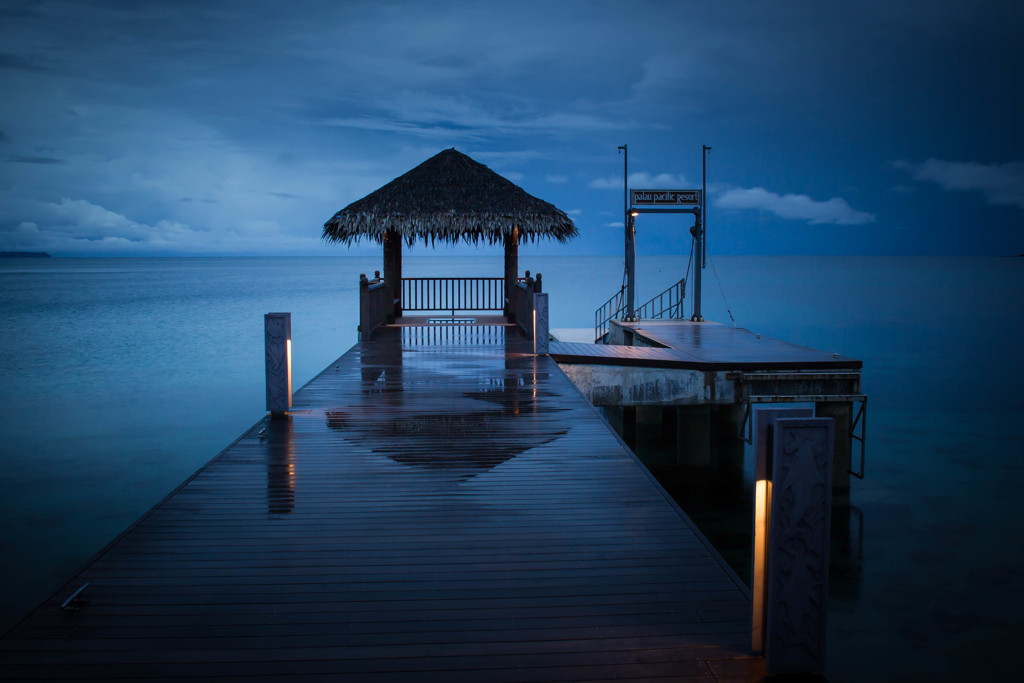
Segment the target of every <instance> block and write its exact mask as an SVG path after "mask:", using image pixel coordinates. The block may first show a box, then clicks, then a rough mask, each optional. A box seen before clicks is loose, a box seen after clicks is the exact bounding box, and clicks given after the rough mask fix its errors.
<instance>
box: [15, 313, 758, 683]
mask: <svg viewBox="0 0 1024 683" xmlns="http://www.w3.org/2000/svg"><path fill="white" fill-rule="evenodd" d="M397 322H398V323H401V322H402V320H399V321H397ZM415 322H416V323H417V324H409V323H408V321H406V324H405V325H401V324H398V325H386V326H384V327H382V328H379V329H377V331H376V333H375V334H374V335H373V336H372V338H371V339H367V340H364V341H361V342H359V343H358V344H357V345H356V346H354V347H353V348H352V349H351V350H349V351H348V352H347V353H345V354H344V355H343V356H342V357H341V358H340V359H338V361H336V362H334V363H332V364H331V365H330V366H329V367H327V368H326V369H325V370H324V371H323V372H322V373H321V374H320V375H319V376H317V377H316V378H315V379H314V380H313V381H311V382H310V383H309V384H308V385H306V386H305V387H303V388H302V389H301V390H300V391H298V392H297V393H296V394H295V397H294V404H293V409H292V411H291V413H290V419H285V420H269V419H267V420H264V421H262V422H260V423H259V424H257V425H256V426H255V427H254V428H253V429H252V430H250V431H249V432H248V433H246V434H245V435H243V436H242V437H241V438H240V439H239V440H238V441H237V442H235V443H234V444H232V445H231V446H230V447H229V448H227V449H226V450H225V451H224V452H222V453H221V454H220V455H219V456H217V457H216V458H215V459H214V460H213V461H211V462H210V463H209V464H208V465H207V466H206V467H204V468H203V469H202V470H200V471H199V472H198V473H197V474H196V475H195V476H194V477H192V478H191V479H190V480H189V481H187V482H186V483H184V484H183V485H182V486H181V487H179V488H178V489H177V490H176V491H175V492H173V493H172V494H171V495H170V496H168V497H167V498H166V499H165V500H164V501H163V502H161V503H160V504H159V505H157V506H156V507H155V508H154V509H153V510H152V511H151V512H150V513H148V514H147V515H146V516H145V517H143V518H142V519H141V520H140V521H139V522H137V523H136V524H135V525H134V526H133V527H132V528H130V529H129V530H127V531H126V532H125V533H124V534H122V535H121V536H120V537H119V538H118V539H116V540H115V541H114V542H113V543H112V544H111V545H110V546H109V547H107V548H106V549H105V550H104V551H103V552H101V553H100V554H99V555H98V556H97V557H96V558H94V559H93V560H92V562H91V563H90V564H89V565H88V566H87V567H86V568H85V569H84V570H83V571H82V572H81V573H80V574H79V575H78V576H76V577H74V578H73V579H72V580H71V581H69V582H68V583H67V584H66V586H65V587H64V588H62V589H61V590H60V591H59V592H57V593H56V594H55V595H54V596H53V597H52V598H50V599H49V600H47V601H46V602H45V603H44V604H42V605H41V606H40V607H38V608H37V609H36V610H35V611H34V612H32V613H31V614H30V615H29V616H28V617H26V618H25V619H24V620H23V621H22V622H21V623H20V624H18V625H17V626H16V627H15V628H14V629H12V630H11V631H10V632H9V633H8V634H7V635H6V636H5V637H4V638H3V639H2V641H0V653H2V654H0V661H2V666H0V677H2V678H5V679H23V680H24V679H87V678H91V679H102V680H117V679H148V678H162V679H186V678H187V679H189V680H207V679H209V680H213V679H228V678H230V679H239V678H243V677H244V678H247V679H258V678H263V679H277V678H284V677H295V678H297V679H302V680H319V679H324V680H326V679H330V680H372V681H392V680H394V681H407V680H438V681H558V680H573V681H581V680H612V679H614V680H623V679H625V680H653V679H665V680H667V679H672V680H676V679H685V680H709V681H710V680H717V681H750V680H760V679H761V677H762V673H763V660H762V659H760V658H758V657H755V656H753V655H752V654H751V653H750V650H749V647H750V639H751V622H750V615H751V603H750V599H749V594H748V592H747V590H746V588H745V587H744V586H743V585H742V584H741V583H740V582H739V580H738V579H737V578H736V577H735V575H734V574H733V573H732V572H731V571H730V570H729V569H728V568H727V566H726V565H725V563H724V562H723V561H722V559H721V558H720V557H719V556H718V554H717V553H716V552H715V551H714V549H713V548H712V547H711V546H710V545H709V544H708V543H707V541H706V540H705V539H704V538H703V537H702V536H701V534H700V533H699V532H698V531H697V530H696V529H695V527H694V526H693V525H692V523H691V522H690V521H689V520H688V518H687V517H686V515H685V514H683V513H682V511H681V510H680V509H679V508H678V507H677V506H676V505H675V503H674V502H673V501H672V500H671V499H670V498H669V497H668V495H667V494H666V493H665V492H664V490H662V489H661V487H660V486H659V485H658V484H657V483H656V482H655V481H654V479H653V478H652V477H651V476H650V474H649V473H648V472H647V471H646V469H645V468H644V467H643V465H642V464H641V463H639V461H638V460H637V459H636V458H635V456H633V454H632V453H631V452H630V451H629V450H628V449H627V448H626V447H625V446H624V445H623V444H622V442H621V441H620V440H619V439H618V437H617V436H616V435H615V434H614V432H612V430H611V429H610V428H609V427H608V425H607V424H606V423H605V422H604V421H603V420H602V419H601V418H600V416H599V415H598V413H597V412H596V410H595V409H594V408H593V407H592V406H591V405H590V404H589V403H588V402H587V401H586V400H585V399H584V397H583V396H582V394H581V393H580V392H579V391H578V390H577V389H576V387H575V386H574V385H573V384H572V383H571V382H570V380H569V379H568V378H567V377H566V375H565V374H563V372H562V371H561V370H560V369H559V367H558V365H557V364H556V362H555V361H554V360H552V359H551V358H550V357H545V356H536V355H533V354H532V353H531V344H530V342H528V341H526V340H524V339H523V338H521V337H520V336H519V333H518V332H517V331H516V330H515V328H513V327H511V326H508V325H505V324H500V323H498V321H491V322H492V323H496V324H488V325H429V324H425V321H415ZM86 583H87V584H88V586H87V587H86V588H85V590H84V591H82V592H81V594H80V596H79V597H80V598H81V601H80V602H74V603H73V604H70V605H67V606H68V607H71V608H74V609H71V610H70V611H65V610H62V608H61V605H62V603H64V602H65V601H66V600H67V599H68V598H69V597H70V596H71V595H72V594H73V593H74V592H75V591H76V590H77V589H78V588H79V587H80V586H82V585H84V584H86Z"/></svg>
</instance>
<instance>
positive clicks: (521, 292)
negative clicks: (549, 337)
mask: <svg viewBox="0 0 1024 683" xmlns="http://www.w3.org/2000/svg"><path fill="white" fill-rule="evenodd" d="M540 292H541V275H540V273H537V277H536V278H532V277H530V271H526V277H523V278H519V279H517V280H516V284H515V287H513V288H512V292H511V296H509V301H508V305H509V315H510V316H511V318H512V320H510V321H509V322H514V323H515V324H516V325H518V326H519V327H520V328H521V329H522V330H523V332H525V333H526V335H527V336H529V337H532V336H533V295H534V294H537V293H540Z"/></svg>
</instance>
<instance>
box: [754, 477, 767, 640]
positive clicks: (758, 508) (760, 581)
mask: <svg viewBox="0 0 1024 683" xmlns="http://www.w3.org/2000/svg"><path fill="white" fill-rule="evenodd" d="M771 499H772V483H771V482H770V481H767V480H765V479H758V480H757V484H756V485H755V486H754V567H753V570H754V571H753V574H752V576H751V584H752V585H751V592H752V593H753V598H754V600H753V602H754V615H753V616H754V618H753V630H752V632H751V649H753V651H754V652H755V653H761V652H764V635H765V634H764V624H765V616H766V614H765V598H766V590H767V586H766V585H765V579H766V576H767V571H768V524H769V523H770V522H771V519H770V510H771Z"/></svg>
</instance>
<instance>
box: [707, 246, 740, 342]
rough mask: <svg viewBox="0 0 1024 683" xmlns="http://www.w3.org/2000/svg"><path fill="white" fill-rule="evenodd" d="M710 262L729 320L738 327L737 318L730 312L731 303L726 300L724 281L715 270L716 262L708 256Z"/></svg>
mask: <svg viewBox="0 0 1024 683" xmlns="http://www.w3.org/2000/svg"><path fill="white" fill-rule="evenodd" d="M708 261H710V262H711V272H712V273H714V274H715V282H717V283H718V291H719V292H721V293H722V301H723V302H724V303H725V312H726V313H728V314H729V320H731V321H732V326H733V327H738V325H737V324H736V318H734V317H732V311H731V310H729V301H728V300H727V299H726V298H725V290H724V289H722V280H721V279H719V277H718V269H717V268H715V260H714V259H713V258H711V257H710V256H708Z"/></svg>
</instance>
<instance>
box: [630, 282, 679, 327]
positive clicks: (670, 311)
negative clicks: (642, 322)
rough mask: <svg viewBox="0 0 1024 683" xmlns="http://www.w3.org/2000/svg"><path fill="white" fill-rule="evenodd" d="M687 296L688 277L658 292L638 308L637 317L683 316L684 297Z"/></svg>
mask: <svg viewBox="0 0 1024 683" xmlns="http://www.w3.org/2000/svg"><path fill="white" fill-rule="evenodd" d="M685 297H686V278H683V279H681V280H680V281H679V282H677V283H675V284H674V285H672V286H671V287H669V288H668V289H666V290H665V291H664V292H662V293H660V294H656V295H655V296H654V297H652V298H651V300H650V301H648V302H646V303H645V304H644V305H642V306H640V308H638V309H636V317H638V318H641V319H644V318H646V319H648V320H650V319H652V318H668V319H679V318H682V317H683V299H684V298H685Z"/></svg>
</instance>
